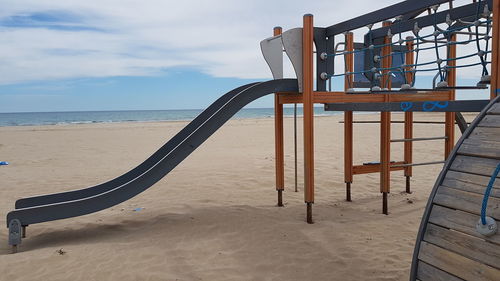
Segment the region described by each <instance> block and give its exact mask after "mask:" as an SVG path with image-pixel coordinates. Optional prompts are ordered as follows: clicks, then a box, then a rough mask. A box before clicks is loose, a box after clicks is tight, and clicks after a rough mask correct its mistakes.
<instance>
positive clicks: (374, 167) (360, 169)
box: [352, 161, 405, 175]
mask: <svg viewBox="0 0 500 281" xmlns="http://www.w3.org/2000/svg"><path fill="white" fill-rule="evenodd" d="M404 163H405V162H403V161H398V162H391V168H390V169H391V172H392V171H402V170H404V167H392V166H394V165H401V164H404ZM352 173H353V175H361V174H371V173H380V163H379V164H370V165H354V166H352Z"/></svg>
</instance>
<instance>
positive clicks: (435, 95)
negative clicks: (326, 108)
mask: <svg viewBox="0 0 500 281" xmlns="http://www.w3.org/2000/svg"><path fill="white" fill-rule="evenodd" d="M385 96H387V97H385ZM446 100H449V92H448V91H438V92H435V91H434V92H433V91H430V92H419V93H409V94H404V93H397V94H347V93H344V92H314V93H313V103H338V102H353V103H359V102H386V101H390V102H402V101H446ZM279 102H280V103H281V104H289V103H299V104H300V103H302V102H303V100H302V95H300V94H285V95H280V97H279Z"/></svg>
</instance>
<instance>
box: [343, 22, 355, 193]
mask: <svg viewBox="0 0 500 281" xmlns="http://www.w3.org/2000/svg"><path fill="white" fill-rule="evenodd" d="M345 42H346V45H345V50H346V51H347V52H352V51H354V35H353V33H352V32H348V33H346V35H345ZM344 60H345V68H346V69H345V72H346V73H347V72H353V71H354V54H353V53H348V54H346V55H345V56H344ZM353 78H354V75H352V74H349V75H345V77H344V91H347V89H349V88H351V87H352V81H353ZM352 123H353V115H352V111H344V182H345V184H346V201H348V202H350V201H351V183H352V178H353V156H352V155H353V128H352V126H353V125H352Z"/></svg>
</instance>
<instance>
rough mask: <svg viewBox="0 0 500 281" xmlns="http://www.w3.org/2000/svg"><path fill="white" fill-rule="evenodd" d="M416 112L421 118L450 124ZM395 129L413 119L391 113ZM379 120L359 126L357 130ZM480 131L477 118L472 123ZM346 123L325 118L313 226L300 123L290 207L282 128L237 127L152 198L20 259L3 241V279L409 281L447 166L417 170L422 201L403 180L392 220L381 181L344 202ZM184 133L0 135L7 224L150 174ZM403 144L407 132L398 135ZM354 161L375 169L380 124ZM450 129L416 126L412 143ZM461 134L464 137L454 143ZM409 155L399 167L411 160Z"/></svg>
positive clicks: (43, 236) (423, 146) (397, 150)
mask: <svg viewBox="0 0 500 281" xmlns="http://www.w3.org/2000/svg"><path fill="white" fill-rule="evenodd" d="M443 115H444V114H427V115H423V114H417V115H416V118H415V119H416V120H438V121H443V120H444V116H443ZM393 116H394V117H393V118H394V119H399V120H401V119H402V115H401V114H394V115H393ZM362 119H365V120H377V119H378V115H356V116H355V120H362ZM467 119H469V120H471V118H467ZM340 120H342V116H330V117H318V118H316V119H315V143H316V147H315V157H316V168H315V175H316V202H315V204H314V207H313V213H314V219H315V223H314V224H312V225H308V224H306V223H305V204H304V200H303V193H302V182H303V178H302V174H303V168H302V147H301V144H302V135H301V130H300V128H301V122H302V120H301V119H299V158H298V161H299V192H297V193H296V192H293V185H294V180H293V175H294V172H293V171H294V170H293V123H292V122H293V119H292V118H286V120H285V146H286V148H285V149H286V151H285V157H286V171H285V172H286V191H285V192H284V202H285V207H283V208H279V207H276V191H275V184H274V181H275V179H274V135H273V134H274V127H273V125H274V123H273V119H272V118H268V119H245V120H231V121H229V122H228V123H227V124H226V125H224V126H223V127H222V128H221V129H220V130H219V131H218V132H217V133H216V134H214V135H213V136H212V137H211V138H210V139H208V140H207V141H206V142H205V143H204V144H203V145H202V146H201V147H200V148H199V149H198V150H196V151H195V152H194V153H193V154H192V155H191V156H189V157H188V158H187V159H186V160H185V161H184V162H182V163H181V164H180V165H179V166H178V167H177V168H176V169H175V170H174V171H172V172H171V173H170V174H168V175H167V176H166V177H165V178H164V179H163V180H161V181H160V182H158V183H157V184H156V185H155V186H153V187H152V188H150V189H149V190H146V191H145V192H143V193H142V194H139V195H138V196H137V197H135V198H133V199H132V200H129V201H127V202H124V203H122V204H120V205H117V206H115V207H113V208H111V209H107V210H104V211H101V212H98V213H94V214H91V215H86V216H82V217H78V218H72V219H67V220H61V221H55V222H47V223H42V224H36V225H32V226H29V227H28V230H27V234H28V238H27V239H24V240H23V243H22V245H21V248H20V251H21V252H20V253H17V254H15V255H11V254H9V252H10V248H9V247H8V245H7V228H4V229H3V230H1V231H0V272H1V274H0V279H1V280H120V281H125V280H407V279H408V276H409V270H410V263H411V259H412V254H413V247H414V241H415V238H416V235H417V231H418V227H419V225H420V220H421V216H422V213H423V210H424V208H425V205H426V202H427V198H428V195H429V193H430V191H431V189H432V186H433V184H434V181H435V179H436V177H437V175H438V173H439V172H440V170H441V167H442V165H437V166H423V167H415V168H414V176H413V178H412V190H413V193H412V194H406V193H404V177H403V174H402V172H393V173H392V189H391V194H390V196H389V208H390V209H389V210H390V215H388V216H386V215H382V214H381V194H380V193H379V175H378V174H369V175H360V176H355V178H354V183H353V187H352V189H353V195H352V196H353V202H350V203H349V202H345V201H344V198H345V190H344V183H343V152H342V149H343V141H342V140H343V136H342V134H343V124H339V121H340ZM185 124H186V123H185V122H161V123H120V124H81V125H58V126H33V127H2V128H0V136H1V138H0V160H2V161H9V162H10V163H11V164H10V165H9V166H1V167H0V178H1V184H0V189H1V190H0V192H1V194H2V196H1V197H0V214H1V216H0V224H2V225H4V227H5V225H6V223H5V215H6V214H7V212H8V211H9V210H11V209H12V208H13V207H14V202H15V200H16V199H19V198H22V197H26V196H32V195H39V194H45V193H53V192H61V191H66V190H72V189H78V188H83V187H87V186H89V185H94V184H97V183H100V182H103V181H105V180H108V179H111V178H113V177H116V176H118V175H120V174H122V173H124V172H126V171H127V170H129V169H131V168H133V167H134V166H135V165H137V164H139V163H140V162H141V161H142V160H144V159H145V158H146V157H148V156H149V155H150V154H151V153H152V152H154V151H155V150H156V149H157V148H159V147H160V146H161V145H162V144H163V143H164V142H165V141H166V140H168V139H169V138H170V137H171V136H173V135H174V134H175V133H176V132H177V131H179V130H180V129H181V128H182V127H183V126H185ZM392 132H393V137H394V138H400V137H402V134H403V127H402V125H394V126H393V130H392ZM354 134H355V135H354V136H355V151H354V159H355V163H362V162H369V161H378V159H379V157H378V152H379V126H378V125H373V124H356V125H355V130H354ZM443 134H444V126H443V125H415V133H414V135H415V137H423V136H442V135H443ZM458 136H459V130H458V128H457V137H458ZM443 147H444V144H443V141H442V140H441V141H429V142H417V143H415V155H414V161H415V162H420V161H435V160H441V159H442V157H443ZM402 148H403V145H402V143H398V144H394V145H393V154H392V155H393V157H392V159H393V160H401V159H402Z"/></svg>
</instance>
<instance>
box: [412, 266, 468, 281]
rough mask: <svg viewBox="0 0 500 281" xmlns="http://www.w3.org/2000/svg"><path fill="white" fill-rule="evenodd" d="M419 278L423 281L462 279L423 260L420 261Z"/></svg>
mask: <svg viewBox="0 0 500 281" xmlns="http://www.w3.org/2000/svg"><path fill="white" fill-rule="evenodd" d="M417 278H418V280H422V281H460V280H463V279H460V278H458V277H456V276H453V275H451V274H449V273H448V272H444V271H442V270H441V269H439V268H435V267H434V266H432V265H430V264H427V263H425V262H423V261H418V269H417Z"/></svg>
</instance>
